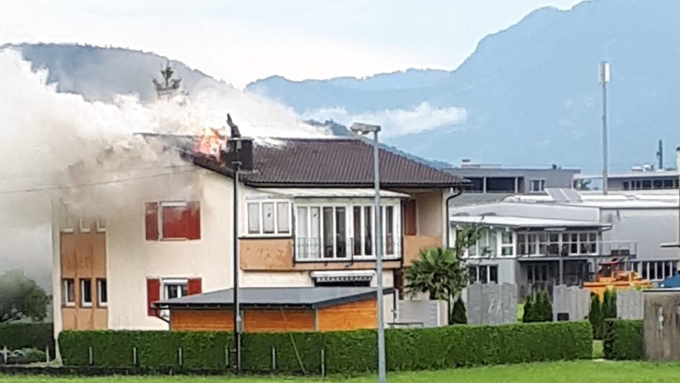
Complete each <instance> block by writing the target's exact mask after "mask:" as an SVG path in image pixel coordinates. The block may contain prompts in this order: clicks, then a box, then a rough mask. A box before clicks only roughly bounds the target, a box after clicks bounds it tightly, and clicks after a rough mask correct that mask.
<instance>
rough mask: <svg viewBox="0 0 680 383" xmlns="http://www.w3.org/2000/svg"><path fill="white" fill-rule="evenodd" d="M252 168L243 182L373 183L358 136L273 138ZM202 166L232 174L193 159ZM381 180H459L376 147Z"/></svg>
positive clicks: (442, 184) (453, 183) (259, 149)
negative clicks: (273, 140) (272, 142)
mask: <svg viewBox="0 0 680 383" xmlns="http://www.w3.org/2000/svg"><path fill="white" fill-rule="evenodd" d="M253 151H254V152H253V158H254V164H253V168H254V171H253V172H251V173H248V174H243V175H242V179H243V182H244V183H245V184H247V185H250V186H256V187H300V186H302V187H372V186H373V147H372V146H371V145H369V144H367V143H366V142H364V141H363V140H361V139H355V138H349V139H347V138H322V139H302V138H296V139H276V140H275V142H274V144H272V145H255V146H254V149H253ZM194 162H195V163H196V164H197V165H199V166H202V167H205V168H208V169H211V170H215V171H218V172H220V173H222V174H225V175H227V176H230V177H231V176H232V175H233V174H232V171H231V170H230V169H229V168H227V167H226V166H224V165H222V164H219V163H217V161H216V160H214V159H212V158H206V157H195V158H194ZM380 181H381V182H380V183H381V185H382V186H383V187H402V188H433V187H434V188H448V187H457V186H460V185H461V184H463V183H464V182H465V181H463V180H462V179H461V178H459V177H457V176H455V175H452V174H450V173H447V172H445V171H442V170H439V169H437V168H434V167H431V166H428V165H426V164H424V163H421V162H419V161H416V160H412V159H409V158H406V157H404V156H402V155H399V154H396V153H394V152H391V151H389V150H385V149H380Z"/></svg>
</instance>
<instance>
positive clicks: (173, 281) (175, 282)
mask: <svg viewBox="0 0 680 383" xmlns="http://www.w3.org/2000/svg"><path fill="white" fill-rule="evenodd" d="M181 285H183V286H186V288H187V295H188V290H189V279H187V278H164V279H161V297H162V299H163V300H167V299H170V297H169V296H168V290H167V288H168V286H181ZM181 291H182V290H181V289H180V293H179V294H178V295H179V296H178V297H177V298H182V297H185V296H186V295H182V293H181Z"/></svg>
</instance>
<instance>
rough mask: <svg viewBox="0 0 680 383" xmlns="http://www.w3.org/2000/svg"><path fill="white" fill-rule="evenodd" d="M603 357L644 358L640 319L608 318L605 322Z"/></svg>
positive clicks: (642, 331)
mask: <svg viewBox="0 0 680 383" xmlns="http://www.w3.org/2000/svg"><path fill="white" fill-rule="evenodd" d="M605 324H606V325H605V329H606V330H605V334H604V357H605V358H606V359H613V360H642V359H644V358H645V342H644V336H643V333H644V330H643V329H644V327H643V323H642V320H622V319H609V320H607V321H606V322H605Z"/></svg>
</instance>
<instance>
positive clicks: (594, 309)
mask: <svg viewBox="0 0 680 383" xmlns="http://www.w3.org/2000/svg"><path fill="white" fill-rule="evenodd" d="M588 320H589V321H590V325H591V326H593V337H594V338H595V339H602V336H603V333H604V314H603V312H602V303H600V296H599V295H597V294H593V296H592V297H591V298H590V313H589V314H588Z"/></svg>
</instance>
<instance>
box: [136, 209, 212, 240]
mask: <svg viewBox="0 0 680 383" xmlns="http://www.w3.org/2000/svg"><path fill="white" fill-rule="evenodd" d="M145 216H146V240H147V241H163V240H197V239H201V208H200V204H199V203H198V202H160V203H158V202H150V203H147V204H146V206H145Z"/></svg>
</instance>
